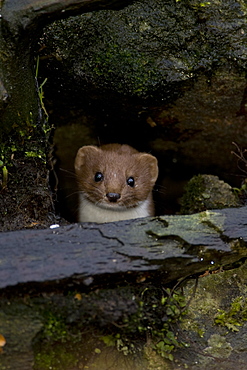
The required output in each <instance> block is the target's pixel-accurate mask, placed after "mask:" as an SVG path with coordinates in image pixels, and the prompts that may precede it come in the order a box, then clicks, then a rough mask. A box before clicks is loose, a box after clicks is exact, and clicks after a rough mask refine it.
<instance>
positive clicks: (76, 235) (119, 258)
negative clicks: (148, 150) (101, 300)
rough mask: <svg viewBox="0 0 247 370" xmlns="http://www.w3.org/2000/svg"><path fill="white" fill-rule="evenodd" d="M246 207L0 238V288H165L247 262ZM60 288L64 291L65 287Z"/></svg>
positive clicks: (33, 231) (84, 225)
mask: <svg viewBox="0 0 247 370" xmlns="http://www.w3.org/2000/svg"><path fill="white" fill-rule="evenodd" d="M246 224H247V207H240V208H228V209H222V210H214V211H206V212H202V213H198V214H194V215H185V216H184V215H177V216H160V217H156V218H147V219H138V220H128V221H121V222H117V223H108V224H89V223H88V224H72V225H69V226H63V227H57V228H52V226H51V228H50V229H44V230H21V231H13V232H7V233H1V234H0V245H1V246H2V250H1V258H0V264H1V269H0V288H2V289H3V288H7V287H13V288H14V287H15V286H17V285H18V291H20V289H21V287H23V286H25V284H29V283H32V287H33V289H35V288H37V289H38V290H39V291H42V290H46V289H49V290H50V289H54V288H56V289H58V288H59V286H61V287H64V284H70V286H71V285H73V284H76V285H78V284H81V287H80V288H81V289H82V290H83V289H85V290H87V289H88V288H90V290H92V289H94V286H95V287H97V288H99V286H100V287H101V288H104V286H108V284H109V283H110V284H111V286H113V287H114V286H116V287H117V286H119V284H120V285H122V284H123V282H124V281H125V283H130V282H131V283H135V282H136V281H140V280H142V277H143V276H145V277H146V276H148V278H149V279H150V280H151V281H154V282H155V280H156V279H157V278H159V280H160V279H162V282H163V283H164V284H166V283H169V282H172V281H176V280H178V279H181V278H185V277H187V276H190V275H195V274H198V273H201V272H203V271H206V270H209V269H214V268H215V269H217V268H219V267H220V266H225V265H229V264H232V263H234V262H236V261H238V260H241V259H243V258H245V257H247V228H246ZM62 289H63V288H62Z"/></svg>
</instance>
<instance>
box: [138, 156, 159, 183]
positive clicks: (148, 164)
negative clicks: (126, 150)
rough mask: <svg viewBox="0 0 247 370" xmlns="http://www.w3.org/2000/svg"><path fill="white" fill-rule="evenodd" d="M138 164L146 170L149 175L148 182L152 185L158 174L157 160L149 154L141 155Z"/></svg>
mask: <svg viewBox="0 0 247 370" xmlns="http://www.w3.org/2000/svg"><path fill="white" fill-rule="evenodd" d="M140 164H141V166H142V167H143V168H144V169H146V170H147V172H148V173H149V180H150V181H151V183H153V185H154V184H155V182H156V180H157V177H158V174H159V168H158V161H157V158H155V157H154V156H153V155H151V154H147V153H141V155H140Z"/></svg>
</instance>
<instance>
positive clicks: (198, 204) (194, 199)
mask: <svg viewBox="0 0 247 370" xmlns="http://www.w3.org/2000/svg"><path fill="white" fill-rule="evenodd" d="M204 190H205V184H204V181H203V177H202V176H201V175H198V176H194V177H193V178H192V179H191V180H190V181H189V182H188V184H187V186H186V187H185V194H184V195H183V197H182V199H181V210H180V212H181V214H191V213H194V212H195V211H196V210H200V211H204V210H205V207H204V199H203V197H202V193H203V192H204Z"/></svg>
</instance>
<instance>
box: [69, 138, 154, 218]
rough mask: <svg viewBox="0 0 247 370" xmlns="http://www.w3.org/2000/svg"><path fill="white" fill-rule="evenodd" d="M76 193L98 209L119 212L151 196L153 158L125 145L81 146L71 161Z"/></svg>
mask: <svg viewBox="0 0 247 370" xmlns="http://www.w3.org/2000/svg"><path fill="white" fill-rule="evenodd" d="M75 172H76V175H77V179H78V185H79V190H80V191H81V192H82V194H83V196H84V197H85V198H86V199H87V200H88V201H90V202H92V203H94V204H95V205H97V206H98V207H101V208H107V209H112V210H113V211H114V210H117V211H120V210H126V209H128V208H133V207H137V206H138V205H139V204H140V203H141V202H143V201H145V200H146V199H147V198H148V197H150V196H151V193H152V189H153V186H154V184H155V182H156V180H157V177H158V164H157V159H156V158H155V157H153V156H152V155H150V154H147V153H140V152H138V151H137V150H135V149H133V148H132V147H130V146H128V145H120V144H108V145H103V146H101V147H96V146H92V145H90V146H83V147H82V148H80V149H79V150H78V152H77V155H76V158H75Z"/></svg>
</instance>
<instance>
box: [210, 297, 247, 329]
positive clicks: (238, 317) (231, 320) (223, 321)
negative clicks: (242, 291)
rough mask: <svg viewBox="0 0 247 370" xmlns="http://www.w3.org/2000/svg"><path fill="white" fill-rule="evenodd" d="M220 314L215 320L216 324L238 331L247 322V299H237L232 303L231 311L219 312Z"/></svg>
mask: <svg viewBox="0 0 247 370" xmlns="http://www.w3.org/2000/svg"><path fill="white" fill-rule="evenodd" d="M218 312H219V313H218V315H217V316H216V317H215V319H214V322H215V324H218V325H221V326H225V327H226V328H227V329H229V330H232V331H238V330H239V328H238V327H239V326H242V325H243V323H244V322H245V321H247V298H246V297H242V296H240V297H237V298H235V299H234V300H233V301H232V303H231V306H230V308H229V310H227V311H225V310H218Z"/></svg>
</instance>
